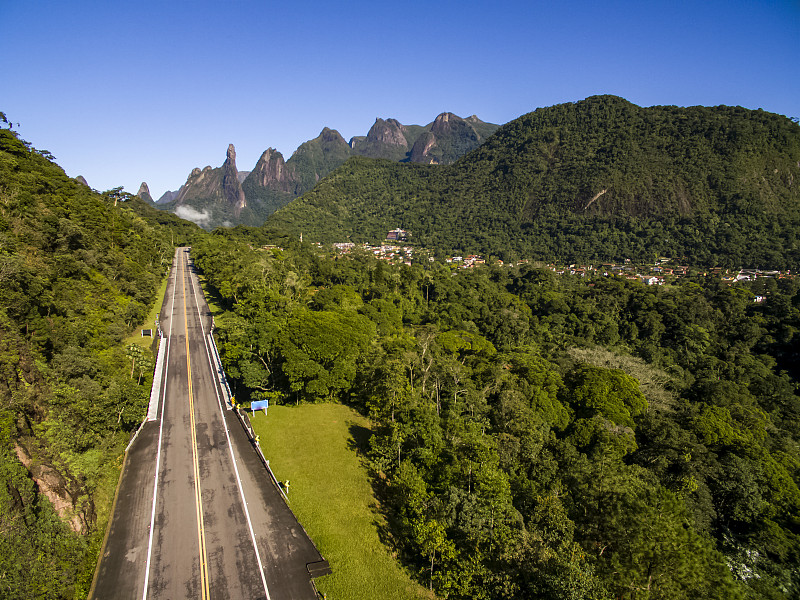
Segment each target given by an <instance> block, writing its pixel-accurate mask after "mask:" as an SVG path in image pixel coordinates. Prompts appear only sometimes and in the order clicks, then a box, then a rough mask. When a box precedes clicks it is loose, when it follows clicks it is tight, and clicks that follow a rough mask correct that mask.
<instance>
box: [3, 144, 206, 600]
mask: <svg viewBox="0 0 800 600" xmlns="http://www.w3.org/2000/svg"><path fill="white" fill-rule="evenodd" d="M196 231H198V228H197V227H196V226H194V225H192V224H189V223H187V222H185V221H180V219H177V218H176V217H175V216H174V215H169V214H166V213H163V212H161V211H158V210H156V209H154V208H151V207H149V206H147V205H146V204H145V203H144V202H142V201H141V200H139V199H138V198H135V197H131V196H130V195H128V194H125V193H123V192H121V191H120V190H119V189H116V190H110V191H109V192H106V193H103V194H100V193H97V192H95V191H93V190H91V189H90V188H88V187H87V186H85V185H81V184H80V183H78V182H76V181H75V180H73V179H70V178H69V177H67V176H66V175H65V173H64V171H63V170H62V169H61V168H60V167H58V166H57V165H56V164H55V163H54V162H52V156H50V154H49V153H48V152H46V151H39V150H36V149H34V148H32V147H31V145H30V144H28V143H27V142H24V141H22V140H21V139H19V138H18V136H17V135H16V134H15V133H14V132H12V131H10V130H8V129H0V394H2V402H1V403H0V480H1V481H2V485H0V597H2V598H72V597H85V595H86V593H87V592H88V588H89V585H90V584H91V578H92V574H93V572H94V565H95V562H96V560H97V555H98V552H99V548H100V543H101V542H102V538H103V534H104V531H105V529H104V528H105V522H98V518H99V514H101V513H105V515H106V518H107V513H108V510H109V507H110V503H111V499H112V498H113V493H114V488H115V486H116V481H117V476H118V473H119V459H120V457H121V455H122V450H123V449H124V448H125V445H126V444H127V442H128V439H129V437H130V434H131V432H132V431H133V430H134V429H135V427H136V426H137V425H138V424H139V423H140V422H141V420H142V418H143V416H144V413H145V412H146V409H147V401H148V398H149V394H150V382H151V379H152V375H151V373H150V371H151V370H152V363H153V361H152V359H148V357H147V354H148V353H147V352H146V351H145V352H141V351H140V352H136V349H135V348H134V349H133V350H130V349H126V347H125V346H124V344H123V340H124V338H125V337H126V336H127V335H128V334H129V333H130V332H131V331H132V330H133V329H134V328H135V327H137V326H139V325H140V324H141V323H142V322H143V320H144V319H145V317H146V316H147V314H148V312H149V309H150V307H151V305H152V303H153V302H154V299H155V296H156V291H157V290H158V287H159V285H160V282H161V280H162V278H163V277H164V275H165V273H166V270H167V269H168V267H169V265H170V263H171V261H172V256H173V245H174V244H178V243H186V242H187V241H188V240H189V239H191V236H192V235H194V232H196ZM134 355H136V356H138V359H137V360H132V358H133V357H134ZM98 494H99V495H100V496H102V499H101V502H102V504H103V506H98V505H97V504H96V502H95V500H96V498H97V496H98ZM48 498H49V499H48ZM51 501H52V502H51ZM56 508H57V509H58V512H57V510H56Z"/></svg>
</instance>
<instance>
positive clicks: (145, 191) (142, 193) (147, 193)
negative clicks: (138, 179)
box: [136, 181, 155, 202]
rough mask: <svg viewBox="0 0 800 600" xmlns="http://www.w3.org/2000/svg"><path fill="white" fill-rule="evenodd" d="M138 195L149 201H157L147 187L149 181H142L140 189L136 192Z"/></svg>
mask: <svg viewBox="0 0 800 600" xmlns="http://www.w3.org/2000/svg"><path fill="white" fill-rule="evenodd" d="M136 195H137V196H139V198H141V199H142V200H145V201H147V202H155V200H153V197H152V196H151V195H150V188H149V187H147V183H145V182H144V181H143V182H142V185H140V186H139V191H138V192H136Z"/></svg>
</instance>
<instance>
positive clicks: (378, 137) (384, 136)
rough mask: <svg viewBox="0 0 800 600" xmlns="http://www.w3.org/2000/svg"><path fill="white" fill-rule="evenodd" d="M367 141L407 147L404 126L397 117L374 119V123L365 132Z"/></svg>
mask: <svg viewBox="0 0 800 600" xmlns="http://www.w3.org/2000/svg"><path fill="white" fill-rule="evenodd" d="M367 141H368V142H380V143H382V144H389V145H392V146H403V147H405V148H407V147H408V140H407V139H406V136H405V127H404V126H403V125H402V124H401V123H400V122H399V121H398V120H397V119H387V120H385V121H384V120H383V119H381V118H377V119H375V124H374V125H373V126H372V127H371V128H370V130H369V132H368V133H367Z"/></svg>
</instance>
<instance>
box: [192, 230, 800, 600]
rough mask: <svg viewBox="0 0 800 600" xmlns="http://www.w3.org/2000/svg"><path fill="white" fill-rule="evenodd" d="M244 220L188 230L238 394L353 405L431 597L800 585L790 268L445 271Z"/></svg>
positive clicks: (393, 520)
mask: <svg viewBox="0 0 800 600" xmlns="http://www.w3.org/2000/svg"><path fill="white" fill-rule="evenodd" d="M242 234H243V232H242V231H239V232H236V233H235V234H226V235H222V234H217V235H212V236H208V237H206V238H204V239H203V240H200V241H198V242H197V243H196V244H195V245H194V247H193V254H194V256H195V260H196V264H197V265H198V266H199V267H200V268H201V269H202V270H203V272H204V274H205V276H206V278H207V281H208V282H209V284H210V285H211V289H212V290H214V292H215V293H216V294H217V300H218V301H219V302H220V303H221V304H222V306H223V307H224V309H225V313H224V314H223V315H221V316H220V317H218V318H217V324H218V330H217V335H218V339H219V345H220V350H221V353H222V359H223V363H224V365H225V369H226V372H227V373H228V375H229V377H230V379H231V382H232V385H233V386H234V388H235V395H236V397H237V400H238V401H240V402H247V401H248V400H255V399H262V398H269V399H271V401H272V402H281V403H286V404H294V403H302V402H330V401H337V402H345V403H348V404H350V405H352V406H354V407H356V408H357V409H358V410H360V411H362V412H363V413H364V414H366V415H368V416H369V417H370V418H371V420H372V437H371V440H370V442H369V451H368V456H367V458H368V460H369V461H370V465H371V467H372V471H373V474H374V480H373V485H374V486H375V489H376V490H377V492H378V494H379V496H380V497H381V499H382V501H381V502H382V504H381V508H382V510H384V511H385V513H386V516H387V518H388V522H389V523H390V530H389V531H387V532H386V534H387V535H386V538H387V543H390V544H391V545H392V546H393V547H394V549H395V550H396V551H397V553H398V557H399V559H400V560H401V561H402V562H403V563H404V564H406V565H407V566H408V567H409V568H410V569H411V571H412V572H413V573H415V574H416V576H417V577H418V579H419V581H420V582H421V583H423V584H424V585H427V586H430V587H431V588H432V589H433V590H434V591H435V592H436V594H437V595H438V596H440V597H448V598H464V599H468V598H469V599H473V598H484V599H511V598H548V599H568V598H569V599H577V598H580V599H591V598H595V599H601V598H602V599H611V598H627V599H640V598H649V599H651V600H655V599H664V600H674V599H676V598H682V599H691V598H694V599H697V600H701V599H703V600H705V599H713V598H719V599H720V600H722V599H725V600H729V599H735V598H748V599H768V598H769V599H778V598H795V597H797V596H798V594H799V593H800V572H798V570H797V565H798V564H800V491H799V490H798V481H800V448H798V441H800V439H799V434H798V432H800V397H798V387H797V384H798V376H799V375H800V371H798V368H797V365H798V364H800V362H799V361H798V359H800V356H798V337H797V336H798V332H799V331H800V293H798V288H799V287H800V285H799V284H798V280H797V279H786V280H780V281H778V280H768V281H766V283H764V282H763V281H759V282H755V283H752V284H748V285H750V287H746V286H743V285H735V286H732V285H729V284H724V283H722V282H721V281H720V280H719V279H715V278H708V279H697V280H680V282H678V283H676V284H675V285H672V286H645V285H642V284H641V283H638V282H630V281H627V280H624V279H621V278H615V277H597V278H593V279H581V278H573V277H570V276H560V277H559V276H556V275H554V274H553V273H551V272H549V271H542V270H537V269H533V268H529V267H523V268H513V269H511V268H498V267H484V268H480V269H471V270H459V271H451V270H450V269H449V268H447V267H446V266H444V265H441V264H437V263H433V264H428V263H427V262H426V263H425V264H424V265H422V264H414V265H413V266H407V265H401V266H395V265H391V264H388V263H385V262H382V261H379V260H376V259H375V258H373V257H372V256H371V255H369V254H366V253H363V254H359V253H358V252H355V253H353V254H351V255H347V256H338V257H337V256H334V255H328V254H327V252H326V251H325V250H323V249H321V248H317V247H316V246H312V245H310V244H305V245H301V244H299V243H297V242H292V241H291V240H288V239H284V240H282V241H281V242H280V243H281V244H282V245H283V248H282V249H279V248H274V247H273V248H265V249H261V248H259V245H260V244H261V243H263V240H259V241H256V240H255V239H254V238H252V237H244V238H241V237H240V236H241V235H242ZM253 248H255V249H253ZM755 293H758V294H759V295H762V296H765V297H766V301H765V302H763V303H755V302H754V301H753V300H754V297H755Z"/></svg>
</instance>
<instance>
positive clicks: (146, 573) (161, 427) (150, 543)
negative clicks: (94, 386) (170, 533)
mask: <svg viewBox="0 0 800 600" xmlns="http://www.w3.org/2000/svg"><path fill="white" fill-rule="evenodd" d="M178 252H179V250H176V251H175V256H176V257H177V256H178ZM175 279H176V277H175V273H174V272H173V282H172V303H171V306H170V310H169V336H168V337H167V356H166V361H167V363H166V365H165V366H166V370H165V371H164V381H167V375H168V374H169V347H170V343H169V341H170V338H172V322H173V321H174V320H175V319H174V318H173V316H174V312H175V288H176V287H177V283H178V282H177V281H175ZM166 403H167V386H166V384H164V395H163V396H162V398H161V423H160V424H159V426H158V451H157V453H156V476H155V483H154V484H153V508H152V510H151V512H150V535H149V538H148V540H147V562H146V563H145V567H144V589H143V590H142V600H147V584H148V583H149V582H150V558H151V556H152V554H153V530H154V529H155V522H156V499H157V497H158V474H159V472H160V471H161V440H162V438H163V433H164V412H165V410H164V408H165V406H166Z"/></svg>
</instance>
